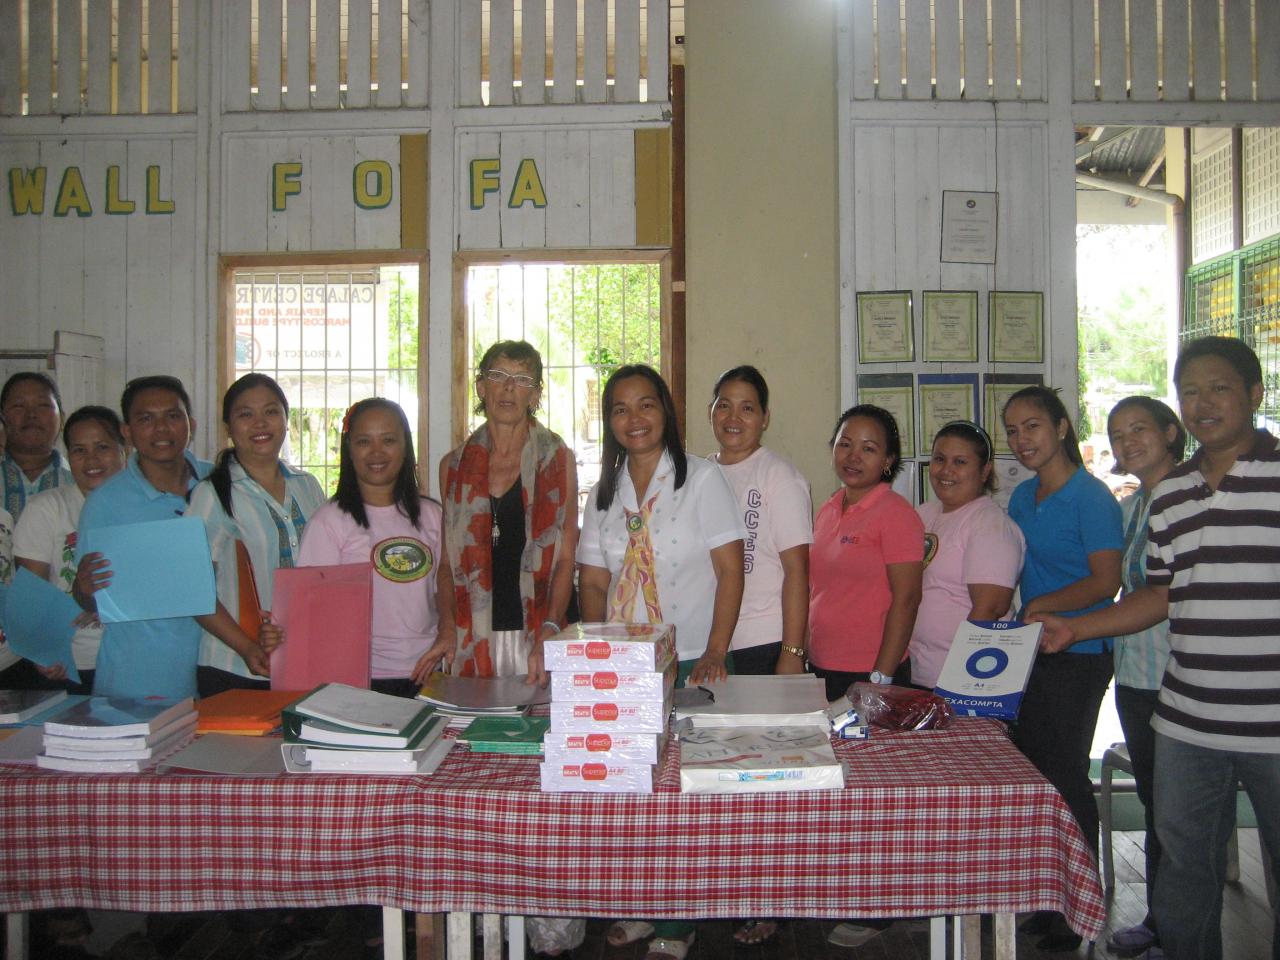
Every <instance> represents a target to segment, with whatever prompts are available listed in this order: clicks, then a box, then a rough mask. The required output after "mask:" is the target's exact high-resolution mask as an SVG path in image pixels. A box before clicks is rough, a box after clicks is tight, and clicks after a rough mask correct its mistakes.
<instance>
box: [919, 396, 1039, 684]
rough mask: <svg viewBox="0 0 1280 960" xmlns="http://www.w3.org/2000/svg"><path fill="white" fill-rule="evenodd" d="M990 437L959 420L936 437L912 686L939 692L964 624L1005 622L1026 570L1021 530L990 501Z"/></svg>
mask: <svg viewBox="0 0 1280 960" xmlns="http://www.w3.org/2000/svg"><path fill="white" fill-rule="evenodd" d="M991 458H992V446H991V437H990V436H988V434H987V431H985V430H983V429H982V428H981V427H980V426H978V425H977V424H976V423H972V422H970V421H968V420H952V421H951V422H950V423H947V424H944V425H943V427H942V429H940V430H939V431H938V434H937V436H935V437H934V438H933V449H932V452H931V453H930V457H929V487H930V489H932V490H933V499H932V500H929V501H928V502H927V503H922V504H920V506H918V507H916V513H918V514H919V515H920V519H921V520H922V521H923V522H924V590H923V593H922V594H921V596H920V608H919V610H918V611H917V612H916V623H915V627H914V628H913V629H912V631H911V642H910V644H908V646H907V656H908V659H909V660H910V661H911V682H912V683H913V684H915V685H917V686H921V687H932V686H934V685H935V684H936V683H937V682H938V674H939V672H941V670H942V664H943V662H944V661H945V660H946V659H947V653H948V651H950V649H951V641H952V639H954V637H955V635H956V628H957V627H959V626H960V624H961V623H963V622H964V621H965V620H1003V619H1005V618H1006V617H1007V616H1008V615H1009V612H1010V611H1009V607H1010V605H1011V604H1012V602H1013V588H1014V587H1016V586H1017V585H1018V574H1019V573H1020V572H1021V571H1022V555H1023V552H1024V551H1025V549H1026V547H1025V544H1024V542H1023V539H1022V531H1021V530H1019V529H1018V525H1017V524H1015V523H1014V522H1013V521H1012V520H1010V519H1009V517H1008V516H1007V515H1006V514H1005V512H1004V510H1002V509H1001V508H1000V505H999V504H998V503H996V502H995V501H994V500H992V499H991V492H992V491H993V490H994V489H995V474H994V470H993V464H992V462H991Z"/></svg>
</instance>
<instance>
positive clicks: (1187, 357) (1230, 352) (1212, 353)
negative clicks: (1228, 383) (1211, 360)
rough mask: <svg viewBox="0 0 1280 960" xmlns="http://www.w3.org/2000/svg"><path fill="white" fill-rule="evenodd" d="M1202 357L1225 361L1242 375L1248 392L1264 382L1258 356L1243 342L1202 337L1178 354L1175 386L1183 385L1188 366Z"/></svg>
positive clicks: (1174, 372)
mask: <svg viewBox="0 0 1280 960" xmlns="http://www.w3.org/2000/svg"><path fill="white" fill-rule="evenodd" d="M1200 357H1218V358H1219V359H1222V360H1225V361H1226V362H1227V363H1228V364H1230V366H1231V369H1232V370H1234V371H1235V372H1236V373H1238V374H1240V379H1241V380H1243V381H1244V388H1245V389H1246V390H1250V389H1252V388H1253V385H1254V384H1255V383H1261V382H1262V364H1261V363H1259V362H1258V355H1257V354H1256V353H1254V352H1253V350H1251V349H1250V348H1249V345H1248V344H1247V343H1245V342H1244V341H1243V340H1237V339H1236V338H1235V337H1200V338H1199V339H1196V340H1192V341H1191V342H1190V343H1188V344H1187V345H1186V346H1185V347H1183V348H1182V352H1181V353H1179V354H1178V359H1177V360H1176V361H1175V362H1174V364H1173V382H1174V384H1175V385H1181V383H1182V371H1183V370H1185V369H1186V366H1187V364H1188V363H1190V362H1191V361H1192V360H1196V359H1198V358H1200Z"/></svg>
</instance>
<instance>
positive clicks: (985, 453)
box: [933, 420, 996, 493]
mask: <svg viewBox="0 0 1280 960" xmlns="http://www.w3.org/2000/svg"><path fill="white" fill-rule="evenodd" d="M943 437H955V438H956V439H957V440H964V441H965V442H966V443H968V444H969V445H970V446H971V447H973V450H974V452H975V453H976V454H977V455H978V459H980V460H981V461H982V466H984V467H985V466H987V464H989V463H991V460H992V457H993V455H994V454H995V450H994V448H993V447H992V445H991V434H989V433H987V431H985V430H983V429H982V428H981V427H980V426H978V425H977V424H976V423H974V422H973V421H972V420H952V421H951V422H950V423H944V424H943V425H942V426H941V427H940V428H939V429H938V432H937V433H936V434H934V437H933V442H934V443H935V444H936V443H937V442H938V441H939V440H941V439H942V438H943ZM982 489H984V490H986V491H987V492H988V493H995V490H996V471H995V469H994V468H993V469H992V470H991V472H990V473H988V474H987V479H986V480H985V481H983V484H982Z"/></svg>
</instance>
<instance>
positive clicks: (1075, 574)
mask: <svg viewBox="0 0 1280 960" xmlns="http://www.w3.org/2000/svg"><path fill="white" fill-rule="evenodd" d="M1004 426H1005V434H1006V436H1007V437H1008V441H1009V448H1010V449H1011V450H1012V451H1013V453H1014V456H1016V457H1017V458H1018V462H1019V463H1021V464H1022V465H1023V466H1024V467H1026V468H1027V469H1028V470H1032V471H1034V472H1035V476H1034V477H1032V478H1031V479H1029V480H1026V481H1024V482H1023V483H1022V484H1020V485H1019V486H1018V488H1017V489H1016V490H1014V492H1013V496H1012V497H1011V498H1010V500H1009V516H1010V518H1012V520H1013V522H1014V523H1016V524H1017V525H1018V527H1019V529H1021V530H1022V535H1023V536H1024V537H1025V538H1026V541H1027V552H1026V560H1025V562H1024V564H1023V568H1022V577H1021V579H1020V580H1019V583H1018V586H1019V589H1020V591H1021V596H1022V604H1023V607H1022V613H1021V615H1020V616H1019V619H1021V620H1025V619H1027V618H1028V617H1031V616H1034V615H1036V614H1042V613H1056V614H1059V615H1061V616H1065V617H1074V616H1079V615H1080V614H1082V613H1087V612H1089V611H1092V610H1097V609H1100V608H1102V607H1105V606H1108V605H1110V604H1111V602H1112V600H1113V598H1114V597H1115V595H1116V591H1118V590H1119V589H1120V551H1121V547H1122V546H1123V541H1122V533H1121V528H1120V505H1119V504H1118V503H1116V501H1115V498H1114V497H1113V496H1112V495H1111V491H1110V490H1108V489H1107V486H1106V484H1104V483H1103V482H1102V481H1101V480H1098V479H1097V478H1095V477H1092V476H1090V475H1089V474H1088V472H1086V471H1085V469H1084V467H1083V466H1082V462H1083V461H1082V458H1081V456H1080V445H1079V442H1078V441H1077V439H1076V433H1075V428H1074V427H1072V425H1071V418H1070V417H1069V416H1068V415H1067V411H1066V408H1065V407H1064V406H1063V404H1062V400H1061V399H1060V398H1059V397H1058V394H1057V393H1056V392H1055V391H1053V390H1050V389H1049V388H1047V387H1041V386H1033V387H1026V388H1024V389H1022V390H1019V391H1018V392H1017V393H1015V394H1014V395H1013V396H1012V397H1010V398H1009V401H1008V402H1007V403H1006V404H1005V407H1004ZM1110 681H1111V640H1110V638H1107V639H1100V640H1087V641H1083V642H1081V643H1077V644H1075V645H1074V646H1072V647H1071V648H1069V649H1068V650H1066V651H1064V652H1062V653H1049V654H1046V653H1041V654H1039V655H1038V656H1037V657H1036V662H1035V666H1034V667H1032V670H1031V678H1030V680H1029V681H1028V683H1027V692H1026V695H1025V696H1024V697H1023V700H1022V710H1021V713H1020V715H1019V717H1018V722H1017V724H1016V725H1015V726H1014V728H1013V741H1014V743H1015V744H1017V746H1018V748H1019V749H1020V750H1021V751H1022V752H1023V753H1024V754H1026V757H1027V759H1028V760H1030V761H1031V762H1032V763H1033V764H1035V766H1036V769H1038V770H1039V771H1040V772H1041V773H1042V774H1044V777H1045V779H1046V780H1048V781H1049V782H1050V783H1052V784H1053V785H1054V786H1055V787H1056V788H1057V789H1058V792H1059V793H1061V794H1062V799H1063V800H1065V801H1066V804H1067V806H1068V807H1069V808H1070V809H1071V813H1072V815H1073V816H1074V817H1075V819H1076V822H1077V823H1078V824H1079V825H1080V830H1081V832H1082V833H1083V834H1084V838H1085V842H1086V843H1088V844H1089V846H1090V848H1091V849H1092V850H1093V851H1094V855H1095V857H1096V855H1097V850H1098V804H1097V801H1096V800H1095V799H1094V796H1093V784H1092V782H1091V781H1090V779H1089V749H1090V747H1091V746H1092V743H1093V731H1094V727H1095V725H1096V724H1097V720H1098V708H1099V707H1100V706H1101V704H1102V698H1103V696H1104V695H1105V694H1106V692H1107V684H1108V683H1110ZM1024 930H1026V932H1029V933H1037V932H1038V933H1044V934H1046V937H1045V939H1044V940H1042V941H1040V947H1041V949H1049V950H1056V949H1074V945H1076V944H1078V943H1079V941H1080V938H1079V937H1078V936H1077V935H1076V934H1074V933H1072V932H1071V930H1070V929H1069V928H1067V926H1066V923H1065V921H1063V920H1062V919H1061V916H1060V915H1056V914H1048V915H1038V916H1037V917H1035V918H1033V920H1032V921H1030V923H1029V926H1027V925H1024Z"/></svg>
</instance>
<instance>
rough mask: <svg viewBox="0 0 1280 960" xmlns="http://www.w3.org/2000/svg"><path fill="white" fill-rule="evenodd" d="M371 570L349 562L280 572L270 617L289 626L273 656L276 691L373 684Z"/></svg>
mask: <svg viewBox="0 0 1280 960" xmlns="http://www.w3.org/2000/svg"><path fill="white" fill-rule="evenodd" d="M372 570H373V566H372V564H369V563H345V564H338V565H336V566H332V567H292V568H288V569H280V570H277V571H276V572H275V581H274V585H273V588H272V598H271V606H272V609H271V619H272V620H274V621H275V622H276V623H278V624H280V626H281V627H283V628H284V642H283V643H282V644H281V645H280V646H279V647H277V648H276V649H275V650H274V651H273V652H272V654H271V689H272V690H312V689H314V688H315V687H317V686H319V685H320V684H322V683H347V684H350V685H351V686H353V687H368V686H369V669H370V667H369V642H370V625H371V622H372V616H373V581H372V580H371V579H370V574H371V573H372Z"/></svg>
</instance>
